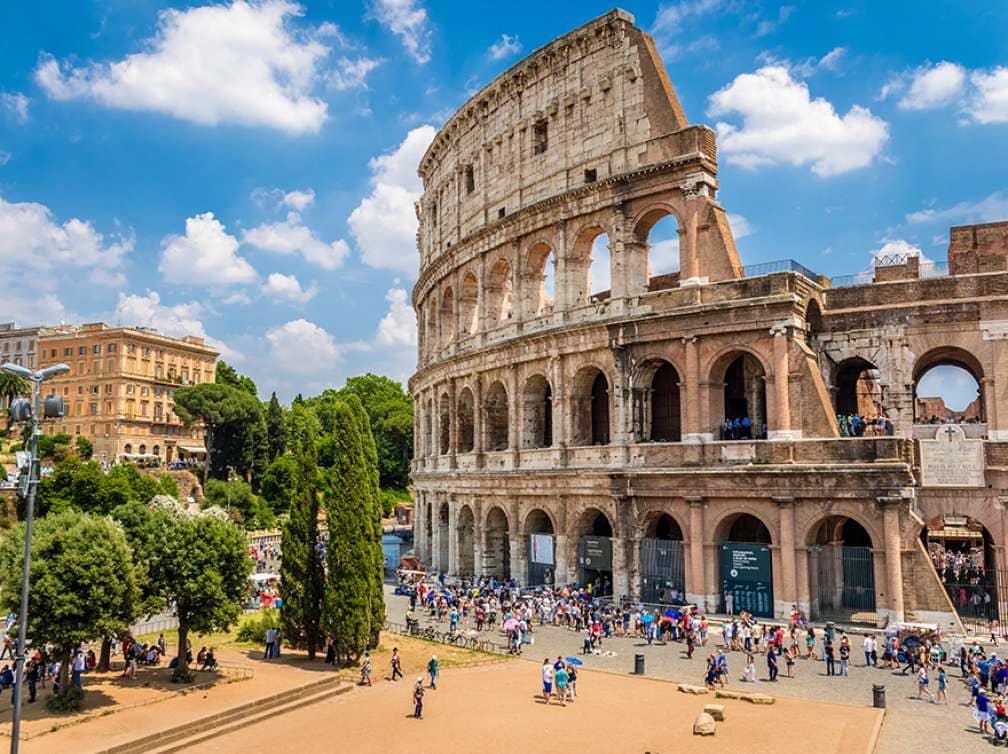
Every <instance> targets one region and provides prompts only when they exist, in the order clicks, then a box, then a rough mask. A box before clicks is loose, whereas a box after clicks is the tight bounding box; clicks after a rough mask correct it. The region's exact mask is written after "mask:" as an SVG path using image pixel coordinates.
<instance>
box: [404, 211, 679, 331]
mask: <svg viewBox="0 0 1008 754" xmlns="http://www.w3.org/2000/svg"><path fill="white" fill-rule="evenodd" d="M632 238H633V241H631V242H630V243H632V244H637V245H639V246H641V247H642V248H643V249H644V252H645V257H646V263H645V264H644V265H643V269H642V275H643V280H642V283H641V285H640V286H639V287H640V289H641V290H642V291H645V290H658V289H661V288H667V287H671V286H672V285H674V284H675V283H676V282H677V278H676V273H677V272H678V270H679V223H678V222H677V220H676V218H675V216H674V214H673V213H672V211H671V209H670V208H668V207H665V206H662V207H661V208H655V209H652V210H651V211H650V212H648V213H645V214H644V215H643V216H642V217H641V218H640V220H639V221H638V223H637V226H636V228H635V231H634V233H633V235H632ZM563 261H564V266H563V271H562V274H561V270H560V264H559V261H558V256H557V251H556V250H555V248H554V247H553V246H552V245H551V243H550V242H547V241H544V240H539V241H536V242H534V243H533V244H532V246H531V247H530V248H528V250H527V251H526V252H525V253H524V254H523V255H522V256H521V257H520V260H519V264H518V267H517V269H516V268H515V266H514V264H513V262H512V259H511V258H510V257H509V256H508V255H503V254H502V255H500V256H497V257H494V258H493V259H492V261H489V263H488V265H487V267H486V272H485V279H484V280H483V281H482V285H481V284H480V280H479V278H478V276H477V273H476V272H475V271H474V270H472V269H469V270H466V271H465V272H464V273H462V275H461V279H459V280H458V281H457V282H456V285H457V286H458V289H457V290H456V288H455V287H453V285H452V284H451V283H449V284H447V285H444V286H443V287H441V288H440V289H439V290H437V291H436V292H432V293H431V294H430V295H429V296H428V298H427V300H426V301H425V302H424V303H423V304H421V312H422V314H421V317H420V322H421V327H422V336H423V341H424V347H426V348H428V349H437V348H443V347H445V346H447V345H448V344H450V343H452V342H453V341H456V340H462V339H465V338H468V337H470V336H472V335H475V334H476V333H477V332H479V331H480V329H481V327H482V328H484V329H488V330H489V329H493V328H495V327H499V326H501V325H503V324H506V323H507V322H509V321H511V320H513V319H515V318H519V317H521V318H535V317H543V316H548V315H549V314H551V313H552V312H553V311H554V310H555V308H556V307H557V302H558V298H560V299H562V300H563V301H562V302H563V304H564V305H566V306H571V307H574V306H581V305H584V304H588V303H591V302H593V301H595V302H598V301H603V300H605V299H606V298H608V297H609V296H610V294H611V290H612V281H613V276H614V266H615V265H614V259H613V255H612V253H611V242H610V236H609V233H608V231H607V230H606V228H605V227H604V226H603V225H600V224H593V225H589V226H588V227H585V228H583V229H582V230H581V231H580V232H579V233H578V234H577V235H576V237H575V240H574V243H573V244H572V245H571V246H570V252H569V253H568V254H567V255H566V256H565V258H564V260H563ZM519 278H520V284H519ZM561 278H563V279H562V280H561ZM631 287H633V286H632V285H631ZM518 291H520V292H521V296H520V299H519V300H516V293H517V292H518ZM481 299H482V301H481ZM481 303H482V307H483V312H482V315H481ZM481 319H482V321H481Z"/></svg>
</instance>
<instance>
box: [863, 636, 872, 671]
mask: <svg viewBox="0 0 1008 754" xmlns="http://www.w3.org/2000/svg"><path fill="white" fill-rule="evenodd" d="M861 646H862V648H863V649H864V666H865V667H866V668H867V667H870V666H871V665H872V650H873V649H874V648H875V640H874V639H873V638H872V636H871V634H865V637H864V641H863V642H862V644H861Z"/></svg>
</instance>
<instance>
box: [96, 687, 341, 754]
mask: <svg viewBox="0 0 1008 754" xmlns="http://www.w3.org/2000/svg"><path fill="white" fill-rule="evenodd" d="M351 688H352V686H351V685H350V684H349V683H346V682H345V681H344V680H343V679H341V678H339V677H336V676H331V677H327V678H325V679H324V680H321V681H315V682H313V683H309V684H305V685H304V686H298V687H296V688H293V689H288V690H286V691H281V692H279V693H276V694H271V695H270V696H267V697H262V698H259V699H254V700H252V701H250V702H245V703H244V704H239V705H237V706H235V707H231V708H229V709H226V710H222V711H221V712H218V713H216V714H213V715H208V716H207V717H203V718H198V719H196V720H193V721H190V722H187V723H183V724H181V725H176V726H174V727H172V728H167V729H165V730H162V731H158V732H156V733H151V734H150V735H147V736H143V737H142V738H137V739H135V740H133V741H129V742H127V743H124V744H119V745H118V746H113V747H111V748H109V749H105V750H104V751H102V752H100V754H168V753H169V752H175V751H181V750H183V749H185V748H186V747H189V746H192V745H194V744H196V743H199V742H201V741H205V740H208V739H211V738H215V737H216V736H221V735H224V734H226V733H231V732H233V731H236V730H239V729H241V728H244V727H246V726H248V725H252V724H253V723H256V722H259V721H260V720H264V719H266V718H268V717H272V716H274V715H278V714H282V713H284V712H289V711H291V710H293V709H297V708H300V707H303V706H305V705H308V704H314V703H315V702H320V701H322V700H324V699H327V698H329V697H331V696H333V695H334V694H342V693H345V692H347V691H349V690H350V689H351Z"/></svg>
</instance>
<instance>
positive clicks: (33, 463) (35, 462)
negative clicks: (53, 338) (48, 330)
mask: <svg viewBox="0 0 1008 754" xmlns="http://www.w3.org/2000/svg"><path fill="white" fill-rule="evenodd" d="M0 369H2V370H3V371H5V372H9V373H11V374H14V375H17V376H18V377H21V378H23V379H26V380H28V381H29V382H31V384H32V400H31V403H30V404H28V403H27V401H25V402H23V403H22V404H21V405H20V406H17V407H15V405H14V404H13V403H12V404H11V408H10V411H11V416H12V417H13V418H14V419H15V420H17V421H25V420H30V421H31V428H32V431H31V458H30V460H29V462H28V494H27V496H26V497H27V501H26V504H25V508H26V514H25V555H24V565H23V567H22V569H21V608H20V610H19V611H18V639H17V654H16V655H15V656H14V719H13V723H12V725H11V748H10V750H11V754H18V748H19V744H20V740H19V737H20V733H21V694H22V693H23V691H22V687H23V686H24V664H25V644H26V643H27V641H28V637H27V632H28V576H29V572H30V569H31V538H32V523H33V521H34V519H35V489H36V487H37V486H38V480H39V471H40V470H39V457H38V443H39V436H40V435H41V434H42V419H43V418H55V417H56V416H62V415H63V413H64V412H63V400H62V398H56V399H54V400H52V401H51V402H50V399H48V398H47V399H46V405H45V410H44V411H43V407H42V383H43V382H45V381H46V380H47V379H49V378H50V377H55V376H57V375H60V374H66V373H67V372H69V371H70V367H69V366H67V365H66V364H54V365H53V366H51V367H46V368H45V369H41V370H39V371H37V372H33V371H32V370H30V369H28V368H26V367H23V366H20V365H19V364H9V363H8V364H4V365H2V366H0Z"/></svg>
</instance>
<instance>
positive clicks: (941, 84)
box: [899, 60, 966, 110]
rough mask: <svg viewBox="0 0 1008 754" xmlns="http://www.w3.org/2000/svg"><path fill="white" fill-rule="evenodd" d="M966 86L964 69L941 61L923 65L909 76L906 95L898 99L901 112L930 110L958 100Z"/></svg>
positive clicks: (955, 64)
mask: <svg viewBox="0 0 1008 754" xmlns="http://www.w3.org/2000/svg"><path fill="white" fill-rule="evenodd" d="M965 85H966V69H965V68H963V67H962V66H961V65H959V64H957V63H950V62H948V61H947V60H943V61H941V62H940V63H936V64H934V65H923V66H921V67H920V68H917V69H916V70H915V71H913V73H912V74H911V76H910V83H909V86H908V88H907V89H906V93H905V94H904V95H903V96H902V97H901V98H900V101H899V107H900V109H901V110H931V109H934V108H937V107H944V106H945V105H948V104H951V103H952V102H955V101H956V99H958V97H959V95H960V94H961V93H962V90H963V87H964V86H965Z"/></svg>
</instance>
